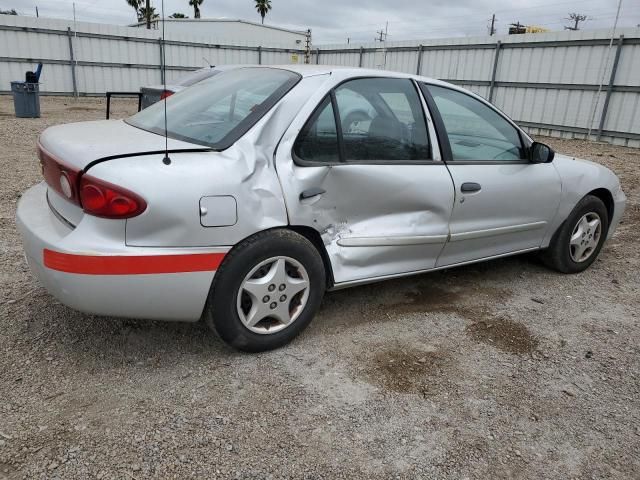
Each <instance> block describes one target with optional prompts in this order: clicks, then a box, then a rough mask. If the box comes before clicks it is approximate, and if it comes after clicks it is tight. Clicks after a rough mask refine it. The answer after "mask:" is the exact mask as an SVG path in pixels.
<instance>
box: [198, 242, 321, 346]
mask: <svg viewBox="0 0 640 480" xmlns="http://www.w3.org/2000/svg"><path fill="white" fill-rule="evenodd" d="M324 291H325V271H324V265H323V262H322V258H321V257H320V254H319V253H318V251H317V249H316V248H315V247H314V245H313V244H312V243H311V242H310V241H309V240H307V239H306V238H305V237H303V236H301V235H299V234H297V233H295V232H292V231H290V230H272V231H266V232H261V233H258V234H256V235H254V236H253V237H250V238H248V239H246V240H244V241H243V242H242V243H240V244H239V245H238V246H237V247H235V248H234V249H233V250H232V251H231V252H230V253H229V254H228V255H227V257H226V258H225V260H224V262H223V263H222V265H221V266H220V269H219V270H218V271H217V272H216V276H215V278H214V282H213V285H212V289H211V293H210V295H209V301H208V302H207V307H206V310H205V320H206V321H207V324H208V325H209V326H210V327H211V328H213V329H214V330H215V331H216V332H217V333H218V334H219V335H220V337H221V338H222V339H223V340H224V341H225V342H227V343H228V344H230V345H231V346H233V347H235V348H237V349H239V350H244V351H249V352H260V351H265V350H272V349H274V348H278V347H280V346H282V345H284V344H286V343H288V342H290V341H291V340H292V339H293V338H294V337H295V336H296V335H298V334H299V333H300V332H301V331H302V330H304V328H305V327H306V326H307V325H308V324H309V323H310V322H311V320H312V319H313V317H314V316H315V314H316V312H317V310H318V308H319V307H320V302H321V301H322V297H323V295H324Z"/></svg>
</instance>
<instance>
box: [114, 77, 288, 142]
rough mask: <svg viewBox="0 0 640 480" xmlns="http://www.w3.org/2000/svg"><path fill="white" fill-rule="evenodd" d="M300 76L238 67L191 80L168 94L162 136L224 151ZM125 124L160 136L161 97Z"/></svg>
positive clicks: (162, 107) (162, 119) (163, 116)
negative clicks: (186, 84) (185, 87)
mask: <svg viewBox="0 0 640 480" xmlns="http://www.w3.org/2000/svg"><path fill="white" fill-rule="evenodd" d="M299 80H300V75H298V74H296V73H293V72H290V71H287V70H279V69H275V68H239V69H237V70H231V71H228V72H223V73H220V74H218V75H215V76H214V77H212V78H210V79H208V80H204V81H202V82H199V83H196V84H195V85H193V86H192V87H189V88H187V89H185V90H183V91H181V92H178V93H177V94H175V95H172V96H171V97H169V98H168V99H167V105H166V106H167V109H166V114H167V115H166V119H167V129H166V130H167V136H168V137H170V138H175V139H177V140H184V141H186V142H190V143H195V144H198V145H205V146H208V147H212V148H214V149H220V150H223V149H225V148H228V147H229V146H231V145H232V144H233V143H234V142H235V141H236V140H238V139H239V138H240V137H241V136H242V135H244V134H245V133H246V132H247V131H248V130H249V129H250V128H251V127H252V126H253V125H255V123H256V122H257V121H258V120H260V119H261V118H262V117H263V116H264V115H265V114H266V113H267V112H268V111H269V110H270V109H271V108H272V107H273V106H274V105H275V104H276V103H277V102H278V101H279V100H280V99H281V98H282V97H283V96H284V95H286V93H287V92H288V91H289V90H291V88H293V87H294V86H295V85H296V83H298V81H299ZM126 122H127V123H129V124H130V125H133V126H134V127H138V128H141V129H143V130H147V131H149V132H153V133H157V134H159V135H164V133H165V108H164V102H158V103H156V104H154V105H152V106H150V107H149V108H146V109H145V110H142V111H141V112H139V113H137V114H135V115H133V116H132V117H129V118H128V119H127V120H126Z"/></svg>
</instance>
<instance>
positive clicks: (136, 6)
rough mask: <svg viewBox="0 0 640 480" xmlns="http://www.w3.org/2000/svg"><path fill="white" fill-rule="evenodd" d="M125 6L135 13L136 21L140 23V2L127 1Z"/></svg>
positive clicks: (139, 0) (135, 0)
mask: <svg viewBox="0 0 640 480" xmlns="http://www.w3.org/2000/svg"><path fill="white" fill-rule="evenodd" d="M127 5H129V6H130V7H131V8H133V9H134V10H135V11H136V15H137V16H138V21H140V7H142V0H127Z"/></svg>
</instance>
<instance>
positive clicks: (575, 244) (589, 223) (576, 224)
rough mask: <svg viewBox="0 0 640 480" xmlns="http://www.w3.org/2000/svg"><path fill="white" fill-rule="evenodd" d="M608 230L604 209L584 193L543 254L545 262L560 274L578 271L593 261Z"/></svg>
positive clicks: (594, 199)
mask: <svg viewBox="0 0 640 480" xmlns="http://www.w3.org/2000/svg"><path fill="white" fill-rule="evenodd" d="M608 230H609V215H608V212H607V208H606V206H605V205H604V203H603V202H602V200H600V199H599V198H598V197H595V196H593V195H587V196H586V197H584V198H583V199H582V200H580V202H578V204H577V205H576V206H575V208H574V209H573V211H572V212H571V214H570V215H569V217H568V218H567V220H566V221H565V222H564V223H563V224H562V226H561V227H560V228H559V229H558V231H557V232H556V234H555V235H554V236H553V238H552V239H551V244H550V245H549V248H548V249H547V250H546V251H545V252H544V253H543V255H542V258H543V261H544V262H545V264H547V265H548V266H549V267H551V268H554V269H556V270H558V271H560V272H562V273H579V272H582V271H584V270H586V269H587V268H589V266H590V265H591V264H592V263H593V262H595V260H596V258H597V257H598V255H599V254H600V250H601V249H602V245H603V244H604V241H605V239H606V236H607V232H608Z"/></svg>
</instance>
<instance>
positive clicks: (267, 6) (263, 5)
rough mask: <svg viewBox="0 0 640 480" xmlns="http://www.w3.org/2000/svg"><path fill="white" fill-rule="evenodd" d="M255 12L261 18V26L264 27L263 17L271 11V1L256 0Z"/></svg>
mask: <svg viewBox="0 0 640 480" xmlns="http://www.w3.org/2000/svg"><path fill="white" fill-rule="evenodd" d="M256 10H257V11H258V13H259V14H260V16H261V17H262V24H263V25H264V17H266V16H267V13H269V10H271V0H256Z"/></svg>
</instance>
